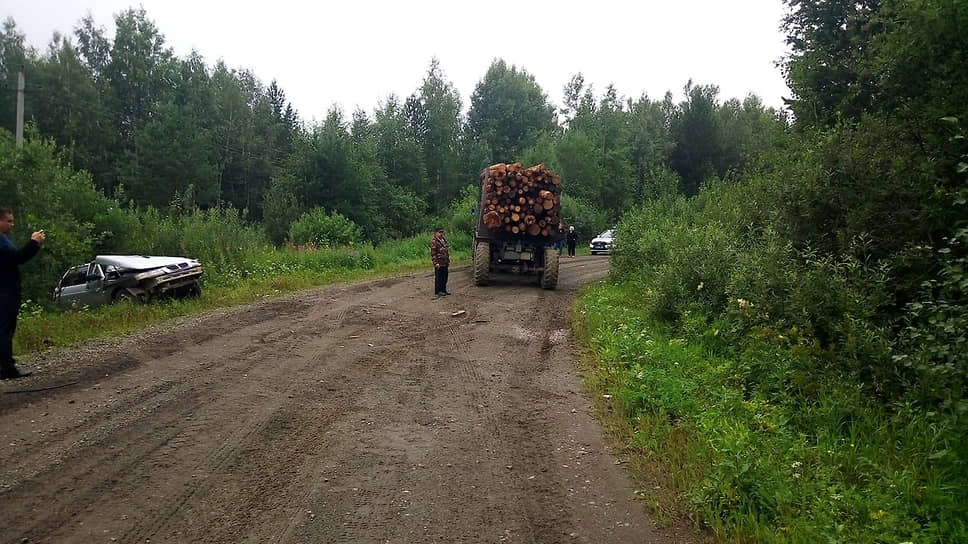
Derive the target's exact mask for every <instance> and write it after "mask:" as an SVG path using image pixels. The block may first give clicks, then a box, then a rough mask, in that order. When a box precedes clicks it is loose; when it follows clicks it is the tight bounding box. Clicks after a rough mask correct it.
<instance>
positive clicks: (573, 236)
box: [565, 225, 578, 257]
mask: <svg viewBox="0 0 968 544" xmlns="http://www.w3.org/2000/svg"><path fill="white" fill-rule="evenodd" d="M565 238H566V239H567V240H568V256H569V257H574V256H575V247H576V246H577V245H578V232H577V231H576V230H575V225H572V226H570V227H568V234H567V235H566V236H565Z"/></svg>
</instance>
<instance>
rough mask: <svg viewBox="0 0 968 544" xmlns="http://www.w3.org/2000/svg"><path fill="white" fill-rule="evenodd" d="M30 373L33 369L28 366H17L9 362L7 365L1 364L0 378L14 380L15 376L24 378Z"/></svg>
mask: <svg viewBox="0 0 968 544" xmlns="http://www.w3.org/2000/svg"><path fill="white" fill-rule="evenodd" d="M31 374H33V371H32V370H30V369H29V368H25V367H21V368H17V365H15V364H13V363H11V364H9V365H3V368H2V369H0V380H16V379H17V378H25V377H27V376H30V375H31Z"/></svg>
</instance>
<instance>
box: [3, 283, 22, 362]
mask: <svg viewBox="0 0 968 544" xmlns="http://www.w3.org/2000/svg"><path fill="white" fill-rule="evenodd" d="M19 313H20V293H16V292H15V293H11V292H4V291H0V367H2V368H4V369H9V368H11V367H12V366H13V364H14V360H13V335H14V333H15V332H16V331H17V314H19Z"/></svg>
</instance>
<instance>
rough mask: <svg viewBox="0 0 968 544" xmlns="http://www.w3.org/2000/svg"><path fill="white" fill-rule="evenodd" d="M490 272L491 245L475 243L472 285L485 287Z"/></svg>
mask: <svg viewBox="0 0 968 544" xmlns="http://www.w3.org/2000/svg"><path fill="white" fill-rule="evenodd" d="M490 271H491V244H489V243H487V242H477V244H475V245H474V285H487V276H488V273H489V272H490Z"/></svg>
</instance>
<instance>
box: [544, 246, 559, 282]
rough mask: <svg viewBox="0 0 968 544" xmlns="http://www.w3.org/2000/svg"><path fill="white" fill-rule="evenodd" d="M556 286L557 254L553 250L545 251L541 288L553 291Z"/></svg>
mask: <svg viewBox="0 0 968 544" xmlns="http://www.w3.org/2000/svg"><path fill="white" fill-rule="evenodd" d="M557 285H558V252H557V251H555V250H554V248H550V247H549V248H547V249H545V254H544V270H543V271H542V272H541V288H542V289H554V288H555V287H556V286H557Z"/></svg>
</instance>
